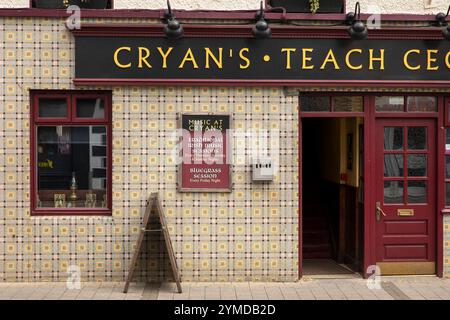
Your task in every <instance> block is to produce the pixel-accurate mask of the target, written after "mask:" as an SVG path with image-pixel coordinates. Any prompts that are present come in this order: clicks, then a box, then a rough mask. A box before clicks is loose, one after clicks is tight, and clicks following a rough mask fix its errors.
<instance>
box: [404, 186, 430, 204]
mask: <svg viewBox="0 0 450 320" xmlns="http://www.w3.org/2000/svg"><path fill="white" fill-rule="evenodd" d="M408 203H427V182H426V181H408Z"/></svg>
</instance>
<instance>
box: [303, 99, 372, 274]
mask: <svg viewBox="0 0 450 320" xmlns="http://www.w3.org/2000/svg"><path fill="white" fill-rule="evenodd" d="M305 95H306V94H305ZM307 95H308V96H330V97H333V96H362V97H363V103H364V110H365V111H364V112H334V111H332V112H305V113H303V114H302V112H301V111H300V107H301V105H300V97H299V102H298V105H299V109H298V114H299V119H298V141H299V143H298V171H299V174H298V183H299V193H298V199H299V203H298V208H299V210H298V226H299V227H298V230H299V232H298V239H299V241H298V257H299V258H298V274H299V278H302V276H303V268H302V264H303V214H302V213H303V158H302V152H303V135H302V131H303V122H302V121H303V119H305V118H306V119H307V118H362V119H363V125H364V137H365V136H366V130H367V129H366V128H365V122H366V119H367V114H368V113H367V110H369V109H370V108H369V107H368V101H367V100H368V96H367V95H365V94H364V93H359V92H351V93H346V92H345V93H340V92H320V93H314V94H307ZM365 143H366V139H364V144H365ZM366 153H367V148H365V150H364V157H366ZM366 167H367V166H365V168H366ZM364 175H365V172H364ZM364 179H365V178H364ZM364 181H365V180H364ZM365 189H366V188H365ZM365 197H366V191H365V190H364V199H365ZM364 201H365V200H364ZM365 207H366V206H365ZM364 216H365V212H364ZM364 219H365V218H364ZM363 225H364V226H365V222H363ZM365 241H366V239H364V242H365ZM364 252H365V250H364ZM364 261H365V260H364V258H363V263H364Z"/></svg>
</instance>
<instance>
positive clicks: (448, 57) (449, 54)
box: [445, 51, 450, 69]
mask: <svg viewBox="0 0 450 320" xmlns="http://www.w3.org/2000/svg"><path fill="white" fill-rule="evenodd" d="M445 64H446V65H447V69H450V51H449V52H447V55H446V56H445Z"/></svg>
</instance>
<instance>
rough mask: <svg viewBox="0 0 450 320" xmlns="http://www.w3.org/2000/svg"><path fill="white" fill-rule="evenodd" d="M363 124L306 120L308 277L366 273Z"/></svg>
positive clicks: (304, 183) (304, 247) (304, 188)
mask: <svg viewBox="0 0 450 320" xmlns="http://www.w3.org/2000/svg"><path fill="white" fill-rule="evenodd" d="M363 137H364V130H363V119H362V118H356V117H353V118H303V119H302V160H303V162H302V171H303V172H302V222H303V223H302V239H303V240H302V251H303V252H302V253H303V254H302V256H303V260H302V274H303V275H304V276H316V275H317V276H344V277H345V276H355V274H356V273H359V272H361V270H362V269H363V267H362V266H363V250H364V246H363V239H364V238H363V228H364V221H363V217H364V199H363V194H364V192H363V186H364V177H363V173H364V168H363V164H364V159H363V158H364V150H363V142H364V139H363Z"/></svg>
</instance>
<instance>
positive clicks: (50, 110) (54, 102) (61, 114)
mask: <svg viewBox="0 0 450 320" xmlns="http://www.w3.org/2000/svg"><path fill="white" fill-rule="evenodd" d="M39 118H67V100H66V99H39Z"/></svg>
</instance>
